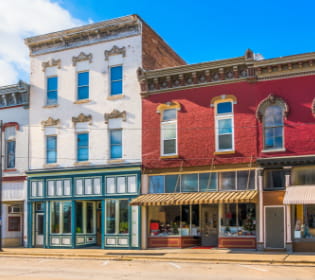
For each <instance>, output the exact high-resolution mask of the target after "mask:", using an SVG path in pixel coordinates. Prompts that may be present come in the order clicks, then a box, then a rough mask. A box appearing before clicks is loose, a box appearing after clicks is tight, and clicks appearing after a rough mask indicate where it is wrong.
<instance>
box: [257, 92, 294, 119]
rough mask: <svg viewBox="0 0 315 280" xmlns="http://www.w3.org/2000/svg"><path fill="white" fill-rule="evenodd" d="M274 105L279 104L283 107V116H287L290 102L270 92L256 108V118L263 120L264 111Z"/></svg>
mask: <svg viewBox="0 0 315 280" xmlns="http://www.w3.org/2000/svg"><path fill="white" fill-rule="evenodd" d="M272 105H278V106H281V107H282V108H283V116H284V117H285V118H286V117H287V115H288V113H289V106H288V104H287V103H286V102H285V101H284V100H283V99H282V98H281V97H278V96H275V95H274V94H269V95H268V96H267V97H266V98H265V99H264V100H262V101H261V102H260V103H259V104H258V106H257V110H256V118H257V119H258V120H259V121H262V118H263V115H264V112H265V110H266V108H267V107H269V106H272Z"/></svg>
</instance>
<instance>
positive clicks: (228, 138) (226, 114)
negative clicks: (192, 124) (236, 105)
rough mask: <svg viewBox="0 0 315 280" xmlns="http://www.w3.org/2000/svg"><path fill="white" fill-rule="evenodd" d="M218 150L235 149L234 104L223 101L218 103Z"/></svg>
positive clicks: (216, 117)
mask: <svg viewBox="0 0 315 280" xmlns="http://www.w3.org/2000/svg"><path fill="white" fill-rule="evenodd" d="M215 119H216V121H215V122H216V151H217V152H222V151H231V150H234V129H233V104H232V102H221V103H217V104H216V116H215Z"/></svg>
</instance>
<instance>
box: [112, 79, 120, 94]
mask: <svg viewBox="0 0 315 280" xmlns="http://www.w3.org/2000/svg"><path fill="white" fill-rule="evenodd" d="M118 94H122V82H121V81H115V82H112V83H111V95H118Z"/></svg>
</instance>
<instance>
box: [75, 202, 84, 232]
mask: <svg viewBox="0 0 315 280" xmlns="http://www.w3.org/2000/svg"><path fill="white" fill-rule="evenodd" d="M76 226H77V228H76V233H83V232H84V231H83V204H82V202H77V203H76Z"/></svg>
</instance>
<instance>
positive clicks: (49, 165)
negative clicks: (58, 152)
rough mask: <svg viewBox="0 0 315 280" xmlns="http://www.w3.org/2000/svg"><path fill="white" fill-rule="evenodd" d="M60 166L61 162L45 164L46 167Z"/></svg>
mask: <svg viewBox="0 0 315 280" xmlns="http://www.w3.org/2000/svg"><path fill="white" fill-rule="evenodd" d="M58 166H59V164H57V163H46V164H44V165H43V167H44V168H55V167H58Z"/></svg>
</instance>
